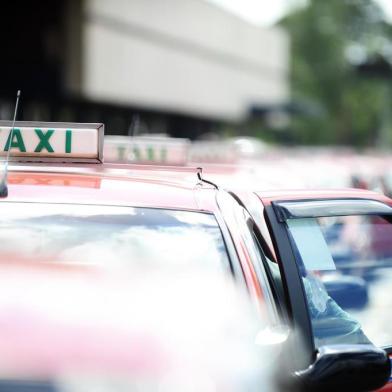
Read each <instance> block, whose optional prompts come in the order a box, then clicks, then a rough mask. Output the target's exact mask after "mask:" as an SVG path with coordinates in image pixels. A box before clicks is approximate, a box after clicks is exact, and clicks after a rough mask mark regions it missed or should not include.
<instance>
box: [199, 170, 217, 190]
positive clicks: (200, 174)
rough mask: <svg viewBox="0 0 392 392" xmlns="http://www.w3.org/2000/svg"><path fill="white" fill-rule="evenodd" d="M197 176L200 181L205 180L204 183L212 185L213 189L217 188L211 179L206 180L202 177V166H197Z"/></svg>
mask: <svg viewBox="0 0 392 392" xmlns="http://www.w3.org/2000/svg"><path fill="white" fill-rule="evenodd" d="M197 178H198V179H199V180H200V181H201V182H205V183H206V184H210V185H212V186H213V187H214V188H215V189H219V187H218V185H216V184H214V183H213V182H212V181H208V180H206V179H204V178H203V168H202V167H198V168H197Z"/></svg>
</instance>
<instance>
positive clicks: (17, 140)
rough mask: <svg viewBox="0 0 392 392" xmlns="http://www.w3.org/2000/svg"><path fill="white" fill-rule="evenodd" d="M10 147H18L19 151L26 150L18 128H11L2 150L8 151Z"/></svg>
mask: <svg viewBox="0 0 392 392" xmlns="http://www.w3.org/2000/svg"><path fill="white" fill-rule="evenodd" d="M11 137H12V140H11ZM10 148H18V149H19V151H20V152H26V147H25V144H24V141H23V138H22V134H21V133H20V129H19V128H14V130H13V131H12V130H11V131H10V133H9V135H8V139H7V143H6V144H5V147H4V151H8V150H9V149H10Z"/></svg>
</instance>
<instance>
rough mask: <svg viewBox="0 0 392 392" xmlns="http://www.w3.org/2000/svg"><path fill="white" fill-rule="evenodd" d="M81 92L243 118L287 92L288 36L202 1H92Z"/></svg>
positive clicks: (85, 23)
mask: <svg viewBox="0 0 392 392" xmlns="http://www.w3.org/2000/svg"><path fill="white" fill-rule="evenodd" d="M81 36H82V50H81V55H82V61H81V67H82V69H81V89H80V94H81V95H82V96H84V97H86V98H88V99H90V100H92V101H97V102H105V103H115V104H123V105H132V106H136V107H141V108H143V107H148V108H150V109H156V110H160V111H169V112H171V111H172V112H175V113H183V114H188V115H194V116H202V117H206V118H213V119H223V120H228V121H230V120H241V119H242V118H244V117H245V116H246V114H247V112H248V110H249V107H250V105H252V104H256V105H263V104H267V105H270V104H273V103H280V102H282V101H285V100H286V99H287V97H288V75H287V74H288V52H289V48H288V38H287V36H286V34H285V33H284V32H283V31H281V30H279V29H263V28H260V27H256V26H253V25H251V24H248V23H246V22H244V21H242V20H241V19H239V18H236V17H235V16H233V15H231V14H229V13H227V12H225V11H223V10H221V9H220V8H218V7H216V6H214V5H212V4H209V3H207V2H204V1H202V0H110V1H108V0H85V3H84V10H83V16H82V33H81Z"/></svg>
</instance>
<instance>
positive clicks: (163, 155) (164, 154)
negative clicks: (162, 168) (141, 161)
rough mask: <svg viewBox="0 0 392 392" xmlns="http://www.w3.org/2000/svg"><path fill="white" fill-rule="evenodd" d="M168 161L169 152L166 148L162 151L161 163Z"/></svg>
mask: <svg viewBox="0 0 392 392" xmlns="http://www.w3.org/2000/svg"><path fill="white" fill-rule="evenodd" d="M166 159H167V150H166V148H164V147H162V149H161V162H166Z"/></svg>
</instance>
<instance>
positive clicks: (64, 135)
mask: <svg viewBox="0 0 392 392" xmlns="http://www.w3.org/2000/svg"><path fill="white" fill-rule="evenodd" d="M103 138H104V125H103V124H101V123H97V124H83V123H54V122H28V121H17V122H15V125H14V128H12V122H11V121H0V156H2V157H5V156H7V154H8V152H9V160H10V161H12V162H15V161H19V162H75V163H76V162H81V163H101V162H102V161H103Z"/></svg>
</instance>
